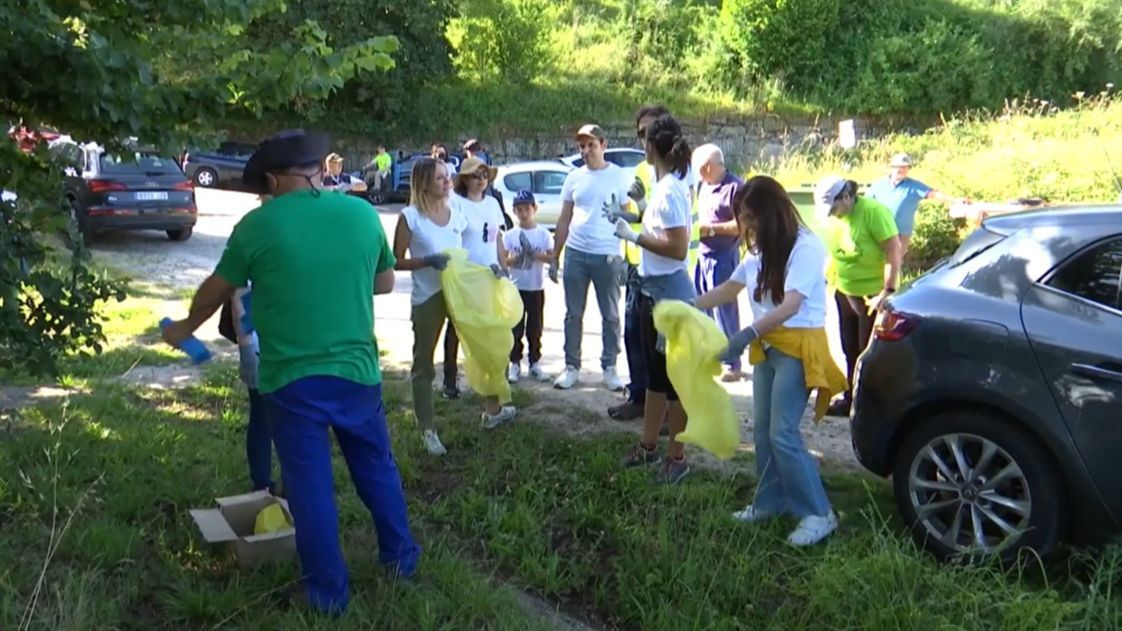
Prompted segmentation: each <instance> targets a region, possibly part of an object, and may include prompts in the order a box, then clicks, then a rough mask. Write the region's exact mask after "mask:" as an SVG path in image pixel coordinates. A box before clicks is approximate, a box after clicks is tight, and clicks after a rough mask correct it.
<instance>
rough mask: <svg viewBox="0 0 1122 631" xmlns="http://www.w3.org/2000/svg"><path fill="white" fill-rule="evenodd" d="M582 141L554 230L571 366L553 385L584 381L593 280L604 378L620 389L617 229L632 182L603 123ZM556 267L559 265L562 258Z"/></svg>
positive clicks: (584, 132)
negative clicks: (610, 152)
mask: <svg viewBox="0 0 1122 631" xmlns="http://www.w3.org/2000/svg"><path fill="white" fill-rule="evenodd" d="M576 140H577V144H578V145H579V147H580V154H581V158H583V159H584V166H582V167H580V168H579V169H576V170H574V171H571V172H570V173H569V175H568V177H566V178H565V184H564V186H562V188H561V217H560V218H559V219H558V220H557V231H556V233H555V235H554V242H555V244H556V247H555V249H554V252H556V254H555V257H560V256H561V252H562V250H564V266H563V268H562V275H563V283H564V288H565V370H564V372H562V373H561V375H560V376H559V377H557V380H556V381H554V382H553V386H554V387H555V388H558V389H561V390H568V389H569V388H572V387H573V386H574V385H576V384H577V382H578V381H580V364H581V336H582V335H583V333H584V327H583V322H584V308H585V305H586V304H587V301H588V286H589V285H590V284H591V285H592V286H593V288H594V289H595V290H596V302H597V304H598V305H599V307H600V316H601V317H602V318H603V320H604V322H603V327H602V328H603V340H604V350H603V353H602V354H601V355H600V368H602V369H603V371H604V376H603V383H604V385H606V386H607V387H608V389H609V390H612V391H619V390H623V387H624V384H623V380H621V379H620V378H619V375H618V374H616V358H617V357H619V350H620V349H619V342H620V321H619V279H620V275H621V273H622V271H623V270H622V267H623V264H624V263H623V258H622V257H621V256H620V248H619V239H618V238H616V234H615V216H617V214H618V213H620V212H623V211H625V210H626V209H627V207H628V205H629V202H630V199H629V198H628V196H627V193H628V191H629V190H630V188H631V183H632V182H631V178H628V177H627V174H626V172H625V171H624V170H623V169H621V168H620V167H619V166H617V165H615V164H612V163H611V162H608V161H607V160H605V159H604V150H605V149H607V147H608V142H607V139H606V138H605V136H604V130H602V129H600V127H599V126H598V125H585V126H584V127H581V128H580V129H579V130H578V131H577V134H576ZM566 246H567V247H566ZM552 269H553V270H556V269H557V260H556V259H555V260H554V263H553V268H552ZM553 274H555V272H551V275H553Z"/></svg>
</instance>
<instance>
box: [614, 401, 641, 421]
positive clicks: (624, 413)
mask: <svg viewBox="0 0 1122 631" xmlns="http://www.w3.org/2000/svg"><path fill="white" fill-rule="evenodd" d="M608 416H609V417H611V418H612V419H615V420H617V421H634V420H635V419H637V418H643V406H642V405H641V404H639V403H635V402H633V401H624V402H623V403H620V404H619V405H613V406H612V407H610V408H608Z"/></svg>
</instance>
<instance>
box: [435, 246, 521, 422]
mask: <svg viewBox="0 0 1122 631" xmlns="http://www.w3.org/2000/svg"><path fill="white" fill-rule="evenodd" d="M445 254H447V255H448V256H449V257H450V260H449V261H448V267H447V268H446V269H445V270H444V272H443V273H442V274H441V275H440V286H441V289H442V290H443V291H444V303H445V305H447V307H448V315H449V316H450V317H451V318H452V323H453V325H455V327H456V335H458V336H459V338H460V346H461V348H463V349H464V374H465V375H467V380H468V385H470V386H471V389H472V390H475V391H476V392H478V393H479V394H481V395H483V396H495V397H498V398H499V402H500V403H508V402H509V401H510V384H509V383H507V380H506V368H507V364H508V363H509V361H510V349H511V348H513V347H514V333H513V332H512V329H514V325H515V324H518V320H519V319H521V318H522V297H521V296H520V295H519V294H518V289H517V288H516V287H515V286H514V283H512V282H510V281H509V280H507V279H505V278H504V279H501V280H497V279H496V278H495V275H494V274H493V273H491V270H490V269H488V268H486V267H483V266H482V265H476V264H475V263H470V262H468V260H467V251H466V250H462V249H458V248H455V249H450V250H447V251H446V252H445Z"/></svg>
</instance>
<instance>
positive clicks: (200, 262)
mask: <svg viewBox="0 0 1122 631" xmlns="http://www.w3.org/2000/svg"><path fill="white" fill-rule="evenodd" d="M198 200H199V209H200V216H199V223H198V225H197V226H196V228H195V234H194V236H193V237H192V238H191V239H190V240H188V241H186V242H184V243H173V242H171V241H168V240H167V238H166V237H165V236H164V235H163V233H158V232H151V233H144V232H139V233H117V234H109V235H104V236H101V237H98V238H97V239H96V240H95V241H94V243H93V244H92V249H93V250H94V252H95V256H97V257H99V258H100V259H101V260H103V261H105V262H107V263H109V264H111V265H112V266H114V267H115V268H117V269H120V270H122V271H124V272H126V273H128V274H129V275H131V276H132V277H133V278H134V279H135V280H137V281H144V282H148V283H151V284H153V285H154V286H156V287H158V288H162V289H160V290H161V291H163V292H164V293H165V294H166V296H167V309H166V312H165V313H162V314H160V315H167V316H171V317H181V316H182V315H183V314H182V306H181V302H180V301H181V298H182V292H183V291H184V290H189V289H193V288H194V287H196V286H198V284H199V283H200V282H202V280H203V279H204V278H206V276H207V275H208V274H210V272H211V271H212V270H213V269H214V265H215V264H216V263H217V261H218V259H219V257H220V256H221V254H222V249H223V247H224V246H225V243H226V239H227V237H228V236H229V234H230V232H231V231H232V230H233V227H234V225H235V224H236V223H237V222H238V220H239V219H240V218H241V217H242V216H243V215H244V214H245V213H246V212H248V211H249V210H251V209H252V208H253V207H254V205H255V198H254V197H252V196H249V195H244V194H240V193H231V192H223V191H211V190H200V191H199V192H198ZM399 209H400V206H392V205H391V206H385V207H382V208H380V212H379V216H380V217H381V219H382V224H383V226H385V228H386V232H387V234H388V235H392V234H393V228H394V226H395V224H396V221H397V212H398V210H399ZM410 289H411V284H410V278H409V275H408V274H399V275H398V278H397V285H396V287H395V290H394V292H393V293H392V294H389V295H386V296H378V297H377V298H376V299H375V317H376V334H377V336H378V339H379V343H380V346H381V350H382V352H383V359H382V361H383V366H384V368H385V369H386V370H387V371H408V367H409V364H410V358H411V355H412V343H413V335H412V330H411V328H410V323H409V292H410ZM589 303H590V304H589V306H588V309H587V311H586V313H585V318H584V334H583V343H582V352H583V357H584V366H583V367H582V368H583V370H582V374H581V377H582V383H581V384H580V385H578V386H577V387H576V388H574V389H573V390H570V391H567V392H562V391H558V390H554V389H552V388H551V387H550V386H549V384H536V383H528V382H526V381H524V382H523V383H521V384H519V385H518V386H517V387H519V388H529V389H531V390H532V391H533V392H534V394H535V396H536V399H537V401H538V403H537V404H535V406H534V407H533V409H530V410H523V411H522V414H521V418H523V419H525V420H533V421H536V422H542V423H546V424H549V425H553V426H556V427H558V428H559V429H561V430H563V431H565V432H567V433H571V434H575V435H588V434H598V433H606V432H619V431H638V423H637V422H630V423H620V422H617V421H613V420H611V419H609V418H608V416H607V415H606V413H605V410H606V409H607V408H608V407H609V406H611V405H614V404H616V403H618V402H620V401H621V400H622V398H621V397H622V395H620V394H618V393H612V392H608V391H607V390H606V389H605V388H603V387H602V386H601V385H600V379H601V373H600V369H599V356H600V352H601V349H602V345H601V326H600V315H599V312H598V309H597V308H596V306H595V301H593V300H590V301H589ZM563 305H564V294H563V293H562V291H561V289H560V287H559V286H557V285H552V284H550V283H547V288H546V322H545V333H544V336H543V340H542V346H543V348H544V353H545V357H544V358H543V360H542V364H543V367H544V368H546V370H547V371H548V372H549V373H550V374H556V373H558V372H560V371H561V370H562V368H563V367H564V365H563V364H564V361H563V354H562V352H561V349H562V346H563V341H564V336H563V332H562V331H563V318H564V308H563ZM831 306H832V305H831ZM748 313H750V312H749V310H748V308H747V305H746V304H745V303H744V301H743V300H742V303H741V314H742V318H744V317H745V316H746V314H748ZM829 317H830V320H831V322H830V324H829V326H830V330H831V331H833V330H834V328H833V327H834V326H835V325H834V324H833V323H834V322H835V318H836V314H835V313H833V312H832V311H831V313H830V314H829ZM199 337H200V338H201V339H203V340H204V341H206V342H207V343H208V344H210V345H211V346H212V347H213V348H214V349H215V350H217V351H219V355H220V358H221V357H223V356H231V355H232V354H233V349H232V348H231V346H230V345H229V344H227V343H225V342H224V341H221V339H220V338H219V335H218V330H217V326H216V325H215V324H214V323H213V322H211V323H208V324H207V325H205V326H204V327H203V328H202V329H201V330H200V331H199ZM832 338H836V336H832ZM831 346H832V347H833V349H832V350H833V351H834V355H835V358H836V359H839V360H840V358H841V356H842V355H841V352H840V345H839V344H838V343H837V340H836V339H832V340H831ZM437 355H438V359H439V356H440V352H439V351H438V353H437ZM617 369H618V371H619V372H620V374H621V376H623V377H624V378H625V379H626V375H627V362H626V360H625V358H624V357H623V355H622V354H621V356H620V358H619V361H618V366H617ZM437 372H438V374H439V372H440V371H439V370H438V371H437ZM198 374H199V370H198V369H197V368H195V367H192V366H190V365H187V364H186V363H184V364H183V365H174V366H164V367H142V366H138V367H136V368H134V369H133V370H132V371H130V373H129V374H127V375H123V376H122V380H123V381H127V382H129V383H134V384H145V385H150V386H153V387H174V386H176V385H178V384H184V383H190V382H191V381H193V380H194V379H195V378H197V376H198ZM728 391H729V392H730V394H731V395H732V397H733V401H734V404H735V406H736V409H737V411H738V413H739V414H740V415H741V418H742V419H743V424H742V427H741V436H742V441H743V443H744V444H743V445H742V447H743V449H745V450H751V442H752V441H751V436H752V419H751V413H750V410H751V399H752V396H751V381H750V380H746V381H744V382H740V383H734V384H729V385H728ZM574 406H575V408H576V409H577V410H579V413H575V414H574V413H573V411H574ZM803 435H804V437H805V439H806V442H807V445H808V446H809V447H810V449H811V450H812V451H814V452H816V453H817V454H818V455H819V456H820V457H823V458H824V459H826V460H829V461H831V462H833V463H834V464H837V465H841V466H843V467H850V466H853V467H856V466H857V463H856V460H855V458H854V455H853V449H852V447H851V443H850V436H849V426H848V422H847V421H846V420H845V419H827V421H826V422H824V423H822V424H819V425H815V424H814V423H812V422H810V421H809V418H808V421H807V422H806V423H804V425H803ZM694 451H695V452H697V451H699V450H694ZM698 457H699V458H701V459H702V460H705V461H711V462H712V463H714V464H716V461H715V460H713V459H711V458H706V457H704V456H703V455H699V456H698Z"/></svg>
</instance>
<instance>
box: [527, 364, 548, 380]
mask: <svg viewBox="0 0 1122 631" xmlns="http://www.w3.org/2000/svg"><path fill="white" fill-rule="evenodd" d="M530 378H531V379H534V380H535V381H549V375H547V374H545V371H544V370H542V367H541V364H531V365H530Z"/></svg>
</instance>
